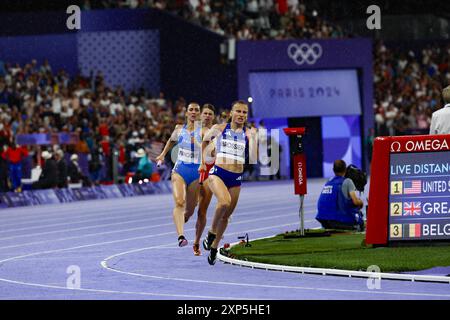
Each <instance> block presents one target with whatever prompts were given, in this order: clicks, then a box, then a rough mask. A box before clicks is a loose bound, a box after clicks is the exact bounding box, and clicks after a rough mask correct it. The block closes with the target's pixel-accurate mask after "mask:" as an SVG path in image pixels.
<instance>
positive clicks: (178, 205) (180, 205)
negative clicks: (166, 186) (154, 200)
mask: <svg viewBox="0 0 450 320" xmlns="http://www.w3.org/2000/svg"><path fill="white" fill-rule="evenodd" d="M184 205H185V204H184V200H183V199H179V198H176V199H175V207H176V208H184Z"/></svg>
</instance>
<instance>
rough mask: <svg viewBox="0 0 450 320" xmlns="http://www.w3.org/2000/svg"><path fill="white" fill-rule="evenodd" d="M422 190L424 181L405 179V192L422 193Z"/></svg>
mask: <svg viewBox="0 0 450 320" xmlns="http://www.w3.org/2000/svg"><path fill="white" fill-rule="evenodd" d="M421 192H422V182H421V181H420V180H412V181H405V182H404V183H403V193H404V194H420V193H421Z"/></svg>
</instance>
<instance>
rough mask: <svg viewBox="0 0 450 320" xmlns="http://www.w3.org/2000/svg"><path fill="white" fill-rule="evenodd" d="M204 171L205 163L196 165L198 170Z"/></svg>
mask: <svg viewBox="0 0 450 320" xmlns="http://www.w3.org/2000/svg"><path fill="white" fill-rule="evenodd" d="M205 171H206V164H204V163H202V164H201V165H199V166H198V172H200V173H201V172H205Z"/></svg>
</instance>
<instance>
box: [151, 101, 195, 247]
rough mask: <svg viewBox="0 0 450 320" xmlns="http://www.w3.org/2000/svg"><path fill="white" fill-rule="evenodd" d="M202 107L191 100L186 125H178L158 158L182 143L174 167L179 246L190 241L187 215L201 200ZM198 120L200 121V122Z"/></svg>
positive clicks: (174, 210) (162, 157)
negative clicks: (186, 231)
mask: <svg viewBox="0 0 450 320" xmlns="http://www.w3.org/2000/svg"><path fill="white" fill-rule="evenodd" d="M199 116H200V106H199V104H198V103H190V104H189V105H188V107H187V110H186V124H184V125H177V126H176V127H175V130H174V131H173V133H172V136H171V137H170V139H169V141H167V143H166V145H165V147H164V150H163V151H162V152H161V154H160V155H159V156H158V157H157V158H156V161H164V158H165V156H166V154H167V153H168V152H169V150H170V149H171V148H172V147H173V146H174V145H175V144H178V147H179V149H178V157H177V161H176V163H175V166H174V168H173V170H172V176H171V180H172V192H173V198H174V201H175V207H174V209H173V221H174V222H175V227H176V230H177V233H178V245H179V246H180V247H184V246H186V245H187V244H188V241H187V239H186V238H185V236H184V223H185V216H191V215H192V214H193V212H194V210H195V206H196V205H197V199H198V190H199V185H198V178H199V172H198V167H199V165H200V158H201V143H202V138H201V129H202V127H201V124H200V122H199V121H198V120H199ZM196 122H197V123H196Z"/></svg>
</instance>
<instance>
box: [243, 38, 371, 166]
mask: <svg viewBox="0 0 450 320" xmlns="http://www.w3.org/2000/svg"><path fill="white" fill-rule="evenodd" d="M372 42H373V40H372V39H365V38H353V39H327V40H321V39H290V40H274V41H250V40H248V41H238V42H237V45H236V50H237V57H238V59H236V62H237V69H238V76H237V79H238V98H239V99H243V100H247V99H248V98H249V97H252V99H253V100H252V103H251V105H250V107H251V108H250V112H251V113H252V116H253V117H254V118H262V119H264V120H266V119H273V120H276V119H286V118H288V119H289V118H298V119H300V118H306V119H311V118H312V117H322V119H327V117H328V118H329V117H358V119H357V120H356V121H357V122H358V123H360V124H361V127H360V131H361V133H359V132H358V133H357V136H360V135H361V136H362V137H361V141H365V139H366V137H367V135H368V132H369V129H370V128H373V126H374V113H373V54H372V47H373V43H372ZM253 95H255V96H253ZM360 119H361V120H362V121H360ZM308 123H313V122H312V121H309V120H308V121H306V123H305V124H302V126H303V125H305V126H306V127H308V125H309V124H308ZM358 131H359V130H358ZM315 143H321V141H315ZM362 149H363V150H362V151H360V152H361V153H362V152H363V151H364V146H363V147H362ZM313 167H314V166H309V167H308V168H309V170H312V169H313ZM363 167H365V168H368V167H369V163H368V160H367V159H363Z"/></svg>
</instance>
